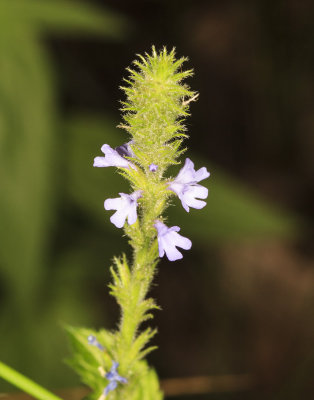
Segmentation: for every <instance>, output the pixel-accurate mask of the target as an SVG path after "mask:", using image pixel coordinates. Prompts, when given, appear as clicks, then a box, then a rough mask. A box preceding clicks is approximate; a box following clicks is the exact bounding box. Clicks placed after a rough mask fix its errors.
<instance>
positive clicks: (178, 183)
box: [168, 158, 210, 212]
mask: <svg viewBox="0 0 314 400" xmlns="http://www.w3.org/2000/svg"><path fill="white" fill-rule="evenodd" d="M209 175H210V173H209V172H208V171H207V169H206V168H205V167H203V168H200V169H199V170H198V171H195V169H194V163H193V162H192V161H191V160H190V159H189V158H187V159H186V160H185V164H184V166H183V168H181V170H180V172H179V174H178V176H177V177H176V178H175V180H174V181H172V182H170V183H169V187H168V189H169V190H172V191H173V192H175V193H176V194H177V195H178V197H179V199H180V200H181V203H182V206H183V208H184V209H185V211H187V212H189V211H190V208H189V207H192V208H196V209H198V210H199V209H201V208H203V207H205V206H206V202H205V201H201V200H198V199H206V198H207V196H208V189H207V188H206V187H204V186H202V185H198V184H197V183H198V182H199V181H202V180H203V179H206V178H208V177H209Z"/></svg>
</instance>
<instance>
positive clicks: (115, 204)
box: [104, 197, 123, 210]
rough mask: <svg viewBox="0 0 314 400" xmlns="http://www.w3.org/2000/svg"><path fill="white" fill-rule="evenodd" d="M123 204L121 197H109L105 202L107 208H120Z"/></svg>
mask: <svg viewBox="0 0 314 400" xmlns="http://www.w3.org/2000/svg"><path fill="white" fill-rule="evenodd" d="M122 206H123V200H122V199H121V198H120V197H117V198H116V199H107V200H105V202H104V208H105V210H118V209H119V208H121V207H122Z"/></svg>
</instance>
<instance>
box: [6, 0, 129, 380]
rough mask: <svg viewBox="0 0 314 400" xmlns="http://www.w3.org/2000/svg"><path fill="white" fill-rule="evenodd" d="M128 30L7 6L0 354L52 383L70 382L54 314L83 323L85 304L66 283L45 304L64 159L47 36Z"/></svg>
mask: <svg viewBox="0 0 314 400" xmlns="http://www.w3.org/2000/svg"><path fill="white" fill-rule="evenodd" d="M123 26H124V22H123V21H122V20H121V19H120V18H118V17H117V16H114V15H113V14H112V13H107V12H106V13H102V12H100V11H99V10H97V9H96V8H95V7H92V6H90V5H87V4H83V3H79V2H69V1H61V0H60V1H59V0H56V1H55V0H51V1H47V0H43V1H41V0H0V182H1V193H0V279H1V282H0V283H1V289H2V288H4V289H5V290H4V291H2V293H1V294H2V300H3V301H2V302H1V309H0V337H1V338H2V340H1V344H0V353H1V357H2V359H3V360H4V361H6V360H8V361H10V363H12V365H14V366H15V367H16V368H18V369H20V370H21V371H25V372H26V373H28V374H30V375H32V374H34V377H35V375H36V376H37V378H38V379H41V378H43V381H42V382H46V383H47V384H48V382H49V381H50V382H51V381H58V379H60V381H61V380H62V378H63V372H60V373H59V375H58V373H52V371H56V370H57V371H59V369H60V368H56V364H55V363H56V362H57V360H56V358H54V357H52V356H56V354H57V353H58V351H59V350H60V349H61V348H62V342H61V340H60V335H59V336H58V334H57V332H60V329H59V327H58V326H57V323H56V322H55V320H53V318H54V315H55V313H56V314H58V316H60V315H62V316H64V315H65V316H66V317H67V316H68V315H71V316H72V318H73V323H75V322H77V323H80V321H78V319H79V317H80V315H82V312H81V311H82V310H83V309H84V307H82V304H81V303H83V302H84V299H83V298H82V297H83V296H81V298H80V300H78V301H76V300H73V298H71V294H73V290H72V293H71V289H73V287H71V285H67V287H66V288H64V292H62V289H60V290H56V291H55V292H54V293H55V297H53V298H52V299H51V303H50V304H49V306H48V305H46V309H45V310H41V309H40V306H41V304H39V301H38V300H39V299H41V296H43V293H42V288H43V282H45V279H46V276H45V274H46V272H47V268H45V267H46V266H47V264H48V263H49V264H50V263H51V261H50V260H48V254H49V249H48V246H49V240H50V234H51V221H52V220H53V217H54V215H53V214H54V210H55V199H54V197H55V187H56V179H57V173H58V169H59V163H60V158H61V157H60V151H57V149H58V146H57V144H56V137H57V135H56V133H57V125H58V121H57V113H56V110H55V96H54V89H53V83H54V82H53V74H52V71H51V64H50V60H49V57H48V56H47V54H46V52H45V50H44V47H43V46H42V44H41V43H40V34H41V31H53V32H65V31H68V32H73V33H76V34H77V33H80V32H81V33H84V34H85V35H86V34H87V33H95V34H99V35H102V36H109V37H118V36H119V35H120V34H122V29H123ZM72 261H73V260H72ZM69 262H71V261H69ZM73 262H74V261H73ZM60 279H61V280H62V277H61V278H60ZM50 283H51V285H53V284H54V283H55V285H58V283H59V282H58V281H57V279H56V281H53V280H52V281H51V282H50ZM61 286H62V285H61ZM47 295H48V294H47V293H45V296H46V300H47V297H48V296H47ZM76 299H78V297H76ZM48 308H49V309H48ZM61 308H62V313H61V312H60V309H61ZM39 320H40V323H39ZM39 346H42V347H41V348H40V347H39ZM58 362H60V361H59V360H58ZM1 387H3V382H1Z"/></svg>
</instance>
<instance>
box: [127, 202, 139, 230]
mask: <svg viewBox="0 0 314 400" xmlns="http://www.w3.org/2000/svg"><path fill="white" fill-rule="evenodd" d="M136 205H137V204H136V202H134V203H133V204H132V205H131V206H130V207H129V211H128V223H129V225H133V224H135V222H136V220H137V212H136Z"/></svg>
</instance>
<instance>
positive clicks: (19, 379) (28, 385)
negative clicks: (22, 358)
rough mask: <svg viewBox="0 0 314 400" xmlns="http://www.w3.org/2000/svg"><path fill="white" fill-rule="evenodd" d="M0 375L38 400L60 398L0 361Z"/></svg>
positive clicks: (58, 399)
mask: <svg viewBox="0 0 314 400" xmlns="http://www.w3.org/2000/svg"><path fill="white" fill-rule="evenodd" d="M0 377H1V378H3V379H4V380H6V381H8V382H10V383H11V384H12V385H14V386H16V387H17V388H19V389H21V390H23V391H24V392H26V393H28V394H30V395H31V396H33V397H35V398H36V399H38V400H61V398H60V397H58V396H56V395H54V394H53V393H51V392H49V391H48V390H46V389H44V388H43V387H42V386H40V385H38V384H37V383H35V382H33V381H32V380H30V379H29V378H27V377H26V376H24V375H22V374H20V373H19V372H17V371H15V370H14V369H12V368H10V367H8V366H7V365H5V364H3V363H2V362H1V361H0Z"/></svg>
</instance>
